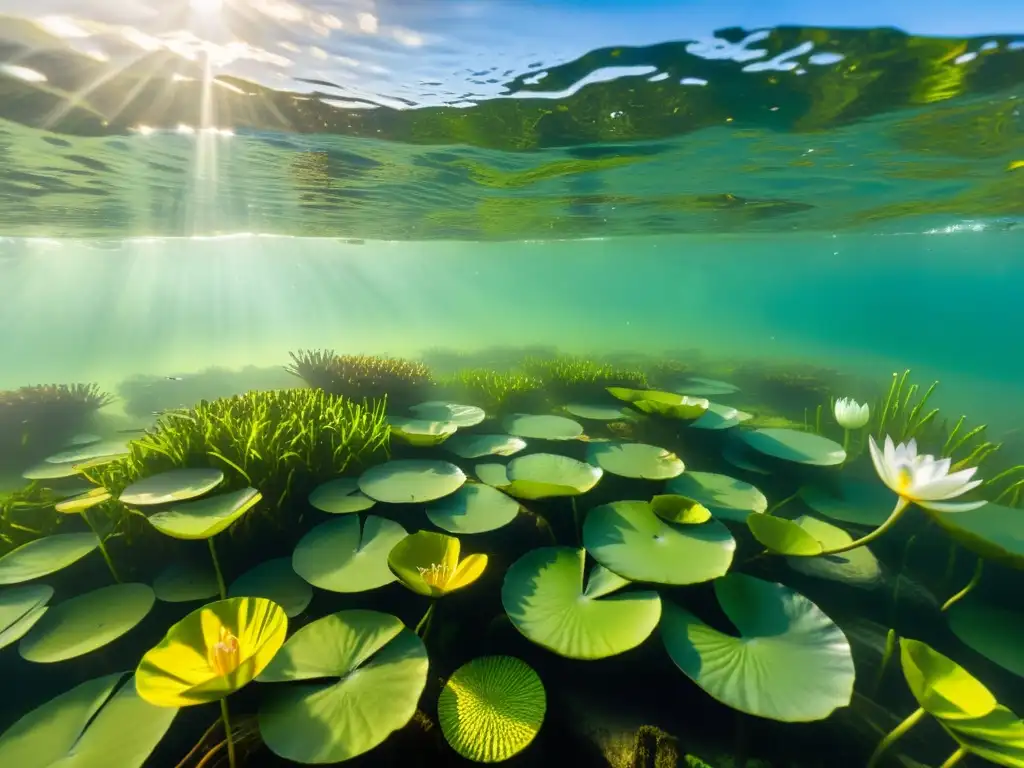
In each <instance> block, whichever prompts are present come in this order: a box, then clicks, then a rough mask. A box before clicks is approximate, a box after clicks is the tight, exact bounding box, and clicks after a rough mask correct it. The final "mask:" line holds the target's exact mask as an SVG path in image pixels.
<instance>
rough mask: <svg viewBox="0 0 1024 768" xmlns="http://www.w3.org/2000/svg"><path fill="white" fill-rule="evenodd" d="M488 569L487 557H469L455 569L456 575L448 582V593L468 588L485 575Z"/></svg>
mask: <svg viewBox="0 0 1024 768" xmlns="http://www.w3.org/2000/svg"><path fill="white" fill-rule="evenodd" d="M486 567H487V555H469V556H468V557H467V558H466V559H465V560H463V561H462V562H461V563H459V565H458V567H457V568H456V569H455V574H454V575H453V576H452V578H451V581H449V582H448V591H449V592H454V591H455V590H456V589H462V588H463V587H468V586H469V585H470V584H472V583H473V582H474V581H476V580H477V579H479V578H480V577H481V576H482V575H483V573H484V569H485V568H486Z"/></svg>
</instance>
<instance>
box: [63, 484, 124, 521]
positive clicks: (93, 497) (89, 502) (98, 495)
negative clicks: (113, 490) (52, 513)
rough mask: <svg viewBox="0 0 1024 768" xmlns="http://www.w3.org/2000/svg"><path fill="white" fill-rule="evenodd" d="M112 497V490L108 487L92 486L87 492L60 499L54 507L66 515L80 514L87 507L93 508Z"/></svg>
mask: <svg viewBox="0 0 1024 768" xmlns="http://www.w3.org/2000/svg"><path fill="white" fill-rule="evenodd" d="M110 498H111V495H110V491H108V490H107V489H106V488H91V489H89V490H88V491H86V492H85V493H80V494H79V495H77V496H72V497H70V498H67V499H64V500H63V501H58V502H57V504H56V505H55V506H54V509H55V510H57V511H58V512H60V513H61V514H64V515H80V514H81V513H82V512H85V511H86V510H87V509H92V508H93V507H96V506H99V505H100V504H102V503H104V502H105V501H110Z"/></svg>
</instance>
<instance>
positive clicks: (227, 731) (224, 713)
mask: <svg viewBox="0 0 1024 768" xmlns="http://www.w3.org/2000/svg"><path fill="white" fill-rule="evenodd" d="M207 541H210V542H212V541H213V539H212V538H210V539H207ZM220 717H221V720H223V721H224V740H225V742H226V743H227V745H228V765H230V766H231V768H235V742H234V739H232V738H231V718H230V717H228V699H227V697H226V696H225V697H224V698H223V699H221V700H220Z"/></svg>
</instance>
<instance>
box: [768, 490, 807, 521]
mask: <svg viewBox="0 0 1024 768" xmlns="http://www.w3.org/2000/svg"><path fill="white" fill-rule="evenodd" d="M799 495H800V490H799V489H797V491H796V493H792V494H790V495H789V496H787V497H786V498H784V499H783V500H782V501H779V502H777V503H775V504H772V505H771V506H770V507H768V509H766V510H765V511H764V514H766V515H771V514H773V513H774V512H775V510H777V509H782V507H784V506H786V505H787V504H789V502H791V501H792V500H793V499H795V498H796V497H797V496H799Z"/></svg>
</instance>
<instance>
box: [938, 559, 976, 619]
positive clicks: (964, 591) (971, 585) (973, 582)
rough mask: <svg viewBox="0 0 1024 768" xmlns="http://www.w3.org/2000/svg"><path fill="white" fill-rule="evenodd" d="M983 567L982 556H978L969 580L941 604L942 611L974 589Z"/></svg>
mask: <svg viewBox="0 0 1024 768" xmlns="http://www.w3.org/2000/svg"><path fill="white" fill-rule="evenodd" d="M984 567H985V560H984V559H983V558H980V557H979V558H978V563H977V565H975V566H974V575H973V576H971V580H970V581H969V582H967V586H966V587H964V588H963V589H961V590H960V591H959V592H957V593H956V594H955V595H953V596H952V597H951V598H949V600H947V601H946V602H945V603H943V604H942V610H943V611H945V610H947V609H949V608H950V607H951V606H953V605H954V604H956V603H958V602H959V601H960V600H962V599H963V598H964V597H966V596H967V593H968V592H970V591H971V590H972V589H974V588H975V587H976V586H978V583H979V582H980V581H981V574H982V571H983V570H984Z"/></svg>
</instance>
